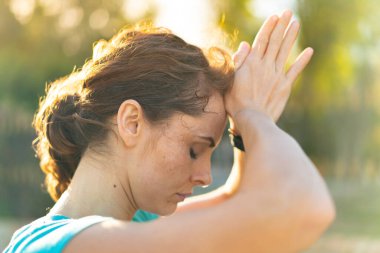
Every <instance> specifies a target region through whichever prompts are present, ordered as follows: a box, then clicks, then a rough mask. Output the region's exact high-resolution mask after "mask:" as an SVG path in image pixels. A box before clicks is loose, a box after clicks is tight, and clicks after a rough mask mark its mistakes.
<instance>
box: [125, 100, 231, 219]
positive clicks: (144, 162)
mask: <svg viewBox="0 0 380 253" xmlns="http://www.w3.org/2000/svg"><path fill="white" fill-rule="evenodd" d="M205 111H206V112H207V113H202V115H200V116H197V117H192V116H189V115H184V114H176V115H174V116H173V117H172V118H171V119H169V121H168V124H165V125H164V126H161V127H160V128H159V127H157V126H156V127H153V126H152V129H151V131H150V136H147V137H146V138H145V141H146V142H149V141H152V139H154V140H155V141H156V143H155V145H147V147H150V148H148V149H147V150H144V151H143V152H141V153H140V154H139V159H138V161H139V163H138V164H137V166H136V171H133V172H129V180H130V184H131V189H133V193H132V194H133V198H134V199H135V201H136V204H137V206H138V207H139V208H140V209H143V210H146V211H151V212H154V213H157V214H160V215H169V214H171V213H173V212H174V211H175V209H176V208H177V204H178V202H179V197H178V195H177V193H181V194H184V193H191V192H192V189H193V187H194V186H202V185H208V184H210V183H211V155H212V152H213V150H214V148H210V147H209V145H210V143H209V142H208V141H206V140H204V139H201V138H199V137H197V136H209V137H212V138H213V139H214V140H215V142H216V144H218V143H219V141H220V140H221V138H222V135H223V130H224V127H225V125H226V113H225V109H224V104H223V98H222V96H221V95H219V94H214V95H213V96H211V97H210V100H209V103H208V105H207V106H206V108H205ZM157 136H158V137H157ZM190 148H193V149H194V151H195V153H196V154H197V158H196V159H192V157H191V156H190Z"/></svg>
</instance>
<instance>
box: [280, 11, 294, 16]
mask: <svg viewBox="0 0 380 253" xmlns="http://www.w3.org/2000/svg"><path fill="white" fill-rule="evenodd" d="M292 14H293V12H292V11H291V10H285V11H284V12H283V14H282V15H283V16H291V15H292Z"/></svg>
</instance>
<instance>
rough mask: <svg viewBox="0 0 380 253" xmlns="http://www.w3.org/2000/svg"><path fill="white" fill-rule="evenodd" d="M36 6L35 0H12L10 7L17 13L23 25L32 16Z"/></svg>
mask: <svg viewBox="0 0 380 253" xmlns="http://www.w3.org/2000/svg"><path fill="white" fill-rule="evenodd" d="M35 7H36V1H35V0H11V1H10V2H9V9H10V10H11V12H12V13H13V15H15V18H16V19H17V21H18V22H20V23H21V24H23V25H24V24H26V23H28V22H29V20H30V19H31V18H32V14H33V12H34V8H35Z"/></svg>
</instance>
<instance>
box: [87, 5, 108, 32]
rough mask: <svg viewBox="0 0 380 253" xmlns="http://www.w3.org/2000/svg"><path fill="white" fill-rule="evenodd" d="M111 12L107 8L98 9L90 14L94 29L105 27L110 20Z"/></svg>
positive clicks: (91, 24) (90, 21)
mask: <svg viewBox="0 0 380 253" xmlns="http://www.w3.org/2000/svg"><path fill="white" fill-rule="evenodd" d="M109 17H110V14H109V13H108V11H107V10H106V9H97V10H95V11H94V12H93V13H91V16H90V20H89V23H90V26H91V28H92V29H94V30H97V29H98V30H100V29H102V28H104V27H105V26H106V25H107V24H108V21H109Z"/></svg>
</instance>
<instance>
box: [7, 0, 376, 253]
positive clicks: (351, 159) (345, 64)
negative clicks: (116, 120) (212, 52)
mask: <svg viewBox="0 0 380 253" xmlns="http://www.w3.org/2000/svg"><path fill="white" fill-rule="evenodd" d="M285 8H288V9H291V10H293V11H294V12H295V14H296V18H297V19H298V20H299V21H300V22H301V27H302V28H301V32H300V38H299V40H298V44H297V49H296V50H294V52H293V56H292V57H293V58H294V55H295V54H296V53H297V52H299V50H301V49H302V48H305V47H307V46H311V47H313V48H314V50H315V55H314V57H313V59H312V61H311V63H310V65H309V66H308V67H307V69H306V70H305V71H304V73H303V75H302V77H301V78H299V80H298V82H297V84H296V85H295V88H294V91H293V93H292V96H291V98H290V102H289V104H288V106H287V108H286V111H285V113H284V115H283V116H282V118H281V119H280V121H279V125H280V126H281V127H282V128H283V129H284V130H285V131H287V132H289V133H290V134H291V135H293V136H294V137H295V138H296V139H297V140H298V141H299V143H300V144H301V145H302V147H303V148H304V150H305V151H306V153H307V154H308V155H309V156H310V157H311V158H312V160H313V161H314V162H315V164H316V165H317V167H318V168H319V169H320V172H321V174H322V175H323V176H324V177H325V178H326V180H327V183H328V186H329V188H330V190H331V192H332V194H333V197H334V199H335V202H336V205H337V219H336V222H335V223H334V224H333V226H332V227H331V228H330V229H329V230H328V231H327V233H326V234H325V235H324V236H323V237H322V239H321V240H320V241H319V242H318V243H317V244H316V245H314V246H313V248H312V249H310V250H309V251H308V252H309V253H316V252H318V253H325V252H327V253H341V252H342V253H343V252H344V253H351V252H352V253H353V252H355V253H360V252H363V253H371V252H374V253H375V252H377V253H378V252H380V154H379V151H380V114H379V113H380V73H379V70H380V60H379V56H380V54H379V52H380V22H379V13H380V1H378V0H278V1H275V0H270V1H269V0H219V1H218V0H189V1H184V0H172V1H170V0H150V1H149V0H146V1H143V0H135V1H132V0H0V250H2V249H4V247H5V245H6V244H7V243H8V242H9V240H10V237H11V234H12V233H13V232H14V230H15V229H16V228H18V227H20V226H21V225H24V224H25V223H27V222H29V221H31V220H32V219H35V218H36V217H39V216H43V215H45V214H46V212H47V210H48V208H49V207H51V206H52V205H53V202H52V201H51V200H50V198H49V196H48V194H47V193H46V191H45V189H44V187H43V174H42V172H41V171H40V170H39V166H38V161H37V159H36V158H35V157H34V152H33V150H32V147H31V143H32V140H33V139H34V137H35V136H34V132H33V129H32V128H31V122H32V118H33V113H34V112H35V110H36V108H37V105H38V99H39V97H40V96H41V95H43V92H44V88H45V84H46V83H47V82H50V81H53V80H54V79H56V78H58V77H61V76H63V75H66V74H68V73H70V72H71V71H72V70H73V68H74V66H77V67H80V66H81V65H82V64H83V63H84V61H85V60H86V59H88V58H89V57H91V54H92V45H93V42H94V41H96V40H99V39H101V38H105V39H109V38H110V37H111V36H112V35H113V34H115V33H116V32H117V31H118V30H119V29H120V28H122V27H123V26H125V25H128V24H133V23H135V22H137V21H139V20H142V19H145V20H151V21H152V22H154V23H155V24H157V25H161V26H166V27H169V28H171V29H172V30H173V31H174V32H175V33H177V34H178V35H180V36H182V37H183V38H185V39H186V40H187V41H189V42H192V43H195V44H197V45H199V46H208V45H212V44H217V45H224V46H225V47H229V48H231V50H234V49H236V46H237V44H238V42H239V41H240V40H247V41H250V42H251V41H252V39H253V38H254V36H255V34H256V32H257V29H258V27H259V25H260V24H261V23H262V21H263V20H264V18H265V17H267V16H268V15H270V14H273V13H278V14H280V13H281V12H282V10H283V9H285ZM226 34H227V35H228V36H227V35H226ZM231 159H232V148H231V147H230V145H229V144H228V139H227V138H225V139H224V141H223V142H222V145H221V146H220V147H219V148H218V150H217V151H216V154H215V155H214V157H213V160H214V163H213V173H214V184H213V185H212V186H211V187H209V189H213V188H215V187H217V186H218V185H221V184H222V183H223V181H224V180H225V178H226V177H227V175H228V172H229V168H230V166H231ZM200 191H201V190H199V191H198V192H200Z"/></svg>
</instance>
